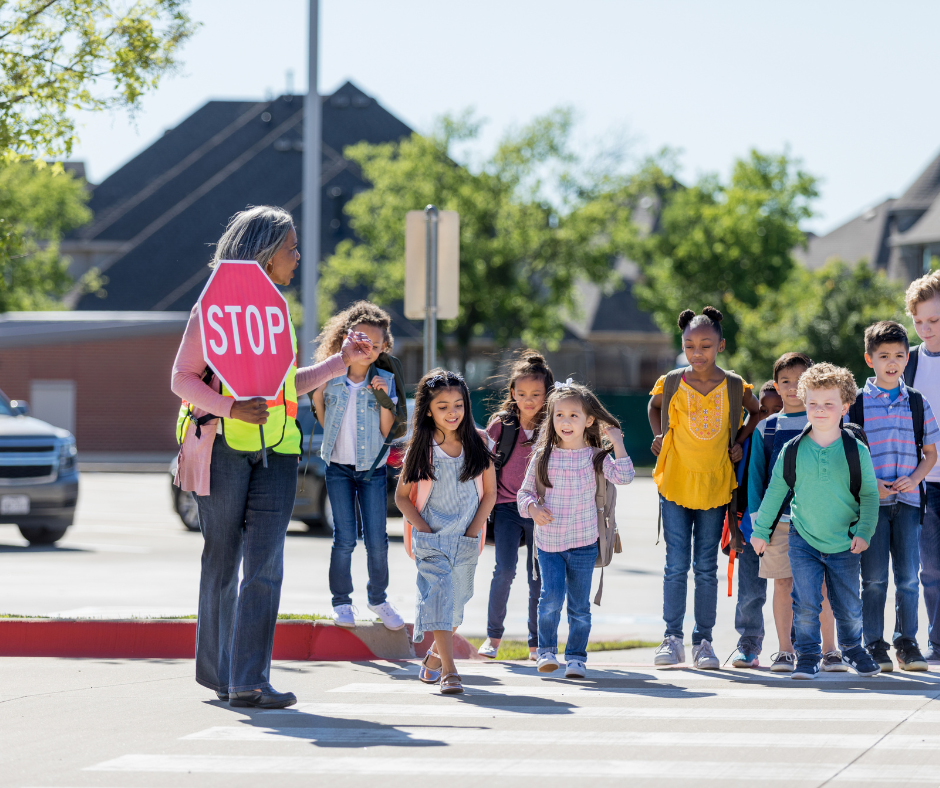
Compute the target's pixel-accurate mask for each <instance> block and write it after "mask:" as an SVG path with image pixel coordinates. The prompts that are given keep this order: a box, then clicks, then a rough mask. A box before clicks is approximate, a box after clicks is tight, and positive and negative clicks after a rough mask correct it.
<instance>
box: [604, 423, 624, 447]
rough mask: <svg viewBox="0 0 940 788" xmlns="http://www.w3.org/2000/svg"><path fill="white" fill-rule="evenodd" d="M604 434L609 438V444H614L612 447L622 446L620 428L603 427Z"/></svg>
mask: <svg viewBox="0 0 940 788" xmlns="http://www.w3.org/2000/svg"><path fill="white" fill-rule="evenodd" d="M604 432H605V433H606V435H607V437H608V438H610V442H611V443H612V444H614V446H623V430H621V429H620V427H615V426H614V425H613V424H607V425H605V427H604Z"/></svg>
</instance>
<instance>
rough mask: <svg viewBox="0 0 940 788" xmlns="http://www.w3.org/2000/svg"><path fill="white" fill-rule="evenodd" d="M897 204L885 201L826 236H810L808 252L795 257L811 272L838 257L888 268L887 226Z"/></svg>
mask: <svg viewBox="0 0 940 788" xmlns="http://www.w3.org/2000/svg"><path fill="white" fill-rule="evenodd" d="M894 202H895V201H894V200H890V199H889V200H885V201H884V202H883V203H881V204H880V205H876V206H875V207H874V208H870V209H868V210H867V211H865V212H864V213H862V214H860V215H859V216H856V217H855V218H854V219H851V220H849V221H848V222H846V223H845V224H843V225H842V226H840V227H837V228H836V229H835V230H833V231H832V232H830V233H827V234H826V235H813V236H809V235H808V236H807V239H806V249H805V250H804V249H797V250H796V251H795V252H794V255H795V256H796V257H797V259H799V260H800V261H801V262H802V263H803V264H804V265H805V266H806V267H807V268H809V269H810V270H815V269H817V268H821V267H822V266H823V265H825V264H826V261H827V260H830V259H832V258H834V257H838V258H840V259H842V260H845V261H846V262H848V263H856V262H858V261H859V260H862V259H865V260H868V261H869V263H871V264H872V265H874V266H877V267H884V266H885V265H887V261H888V254H889V250H888V249H887V246H886V243H885V242H886V226H887V222H888V217H889V214H890V211H891V209H892V206H893V205H894Z"/></svg>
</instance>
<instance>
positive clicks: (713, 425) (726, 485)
mask: <svg viewBox="0 0 940 788" xmlns="http://www.w3.org/2000/svg"><path fill="white" fill-rule="evenodd" d="M665 381H666V376H665V375H664V376H663V377H661V378H660V379H659V380H657V381H656V385H655V386H653V390H652V391H651V392H650V395H651V396H656V395H657V394H662V393H663V385H664V383H665ZM753 388H754V387H753V386H751V385H749V384H747V383H745V384H744V390H745V391H750V390H752V389H753ZM728 407H729V405H728V381H727V379H726V380H723V381H722V382H721V383H720V384H719V385H718V386H717V387H716V388H714V389H713V390H712V391H710V392H709V393H708V394H704V395H703V394H699V392H697V391H696V390H695V389H693V388H692V387H691V386H690V385H689V384H688V383H686V382H685V379H684V378H683V380H682V382H681V383H680V384H679V390H678V391H677V392H676V395H675V396H674V397H673V398H672V401H671V402H670V403H669V432H667V433H666V434H665V435H664V436H663V448H662V451H661V452H660V453H659V458H658V459H657V461H656V470H655V471H653V480H654V481H655V482H656V486H657V487H659V492H660V494H661V495H662V496H663V497H664V498H665V499H666V500H667V501H672V502H673V503H677V504H679V505H680V506H684V507H686V508H687V509H714V508H715V507H716V506H724V505H725V504H726V503H728V502H729V501H730V500H731V493H732V492H734V489H735V487H737V486H738V481H737V479H736V478H735V474H734V466H733V465H732V464H731V459H730V458H729V457H728V441H729V438H730V435H729V431H730V429H731V426H730V424H729V419H728ZM743 422H744V414H743V413H742V415H741V418H740V420H739V421H738V423H737V424H736V425H735V431H737V429H738V428H740V426H741V424H742V423H743Z"/></svg>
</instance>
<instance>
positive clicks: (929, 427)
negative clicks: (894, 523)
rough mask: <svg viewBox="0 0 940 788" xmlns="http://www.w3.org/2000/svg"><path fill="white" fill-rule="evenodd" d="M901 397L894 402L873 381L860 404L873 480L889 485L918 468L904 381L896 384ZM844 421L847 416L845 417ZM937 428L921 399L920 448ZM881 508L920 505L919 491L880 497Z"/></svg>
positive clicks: (935, 435) (939, 433)
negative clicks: (873, 471) (873, 470)
mask: <svg viewBox="0 0 940 788" xmlns="http://www.w3.org/2000/svg"><path fill="white" fill-rule="evenodd" d="M900 386H901V395H900V396H899V397H898V398H897V399H896V400H895V401H894V402H892V401H891V398H890V397H889V396H888V394H887V392H884V391H882V390H881V389H880V388H878V387H877V386H876V385H875V379H874V378H869V379H868V381H867V382H866V383H865V388H864V392H865V393H864V396H863V398H862V405H863V407H864V408H865V434H866V435H867V436H868V445H869V447H870V448H871V461H872V463H873V464H874V466H875V478H877V479H883V480H884V481H887V482H893V481H894V480H895V479H897V478H899V477H900V476H910V475H911V474H912V473H913V472H914V470H915V469H916V468H917V465H918V462H919V460H918V457H917V444H916V443H914V425H913V423H912V421H911V400H910V396H909V395H908V393H907V386H905V385H904V381H903V380H902V381H901V382H900ZM846 420H848V416H846ZM938 437H940V428H938V427H937V420H936V418H935V417H934V415H933V411H932V410H931V409H930V403H929V402H927V398H926V397H924V445H925V446H929V445H930V444H932V443H936V442H937V438H938ZM880 503H881V505H882V506H890V505H892V504H894V503H906V504H908V505H909V506H915V507H919V506H920V491H919V490H914V491H913V492H905V493H896V494H895V495H892V496H890V497H889V498H882V499H881V501H880Z"/></svg>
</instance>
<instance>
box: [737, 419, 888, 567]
mask: <svg viewBox="0 0 940 788" xmlns="http://www.w3.org/2000/svg"><path fill="white" fill-rule="evenodd" d="M793 440H796V438H794V439H793ZM791 443H793V441H792V440H791V441H787V443H786V444H785V445H784V448H783V450H782V451H781V453H780V457H779V458H778V460H777V462H776V463H775V464H774V470H773V475H772V476H771V478H770V485H769V486H768V487H767V493H766V494H765V495H764V499H763V501H762V502H761V505H760V509H759V510H758V512H757V519H756V520H755V523H754V535H755V536H757V537H759V538H761V539H764V540H765V541H770V529H771V527H772V526H773V524H774V518H775V517H776V516H777V512H779V511H780V507H781V505H782V504H783V499H784V498H786V495H787V493H788V492H789V488H788V487H787V483H786V482H785V481H784V479H783V465H784V463H783V452H785V451H786V447H787V446H789V445H790V444H791ZM858 454H859V459H860V460H861V465H862V489H861V491H860V492H859V500H860V502H861V512H859V508H860V507H859V504H857V503H856V502H855V497H854V496H853V495H852V491H851V490H850V489H849V463H848V460H846V458H845V447H844V446H843V445H842V440H841V439H839V440H837V441H835V442H834V443H832V444H830V445H829V446H826V447H825V448H823V447H822V446H820V445H819V444H818V443H816V441H814V440H813V439H812V438H811V437H810V436H809V435H807V436H806V437H805V438H803V440H801V441H800V447H799V450H798V452H797V455H796V486H795V487H794V490H793V503H792V504H791V505H790V511H791V519H790V523H791V525H793V526H794V527H795V528H796V530H797V533H799V535H800V536H802V537H803V538H804V539H805V540H806V541H807V542H809V544H811V545H812V546H813V547H815V548H816V549H817V550H819V552H821V553H842V552H845V551H846V550H848V549H849V548H850V547H851V546H852V537H851V536H849V526H850V525H851V524H852V523H853V522H855V520H856V518H857V519H858V524H857V525H856V526H853V528H852V535H853V536H860V537H861V538H862V539H864V540H865V541H866V542H869V543H871V537H872V534H873V533H874V532H875V526H876V525H877V524H878V483H877V482H876V481H875V469H874V467H873V466H872V463H871V454H869V452H868V448H867V447H866V446H865V445H864V444H863V443H859V444H858Z"/></svg>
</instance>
